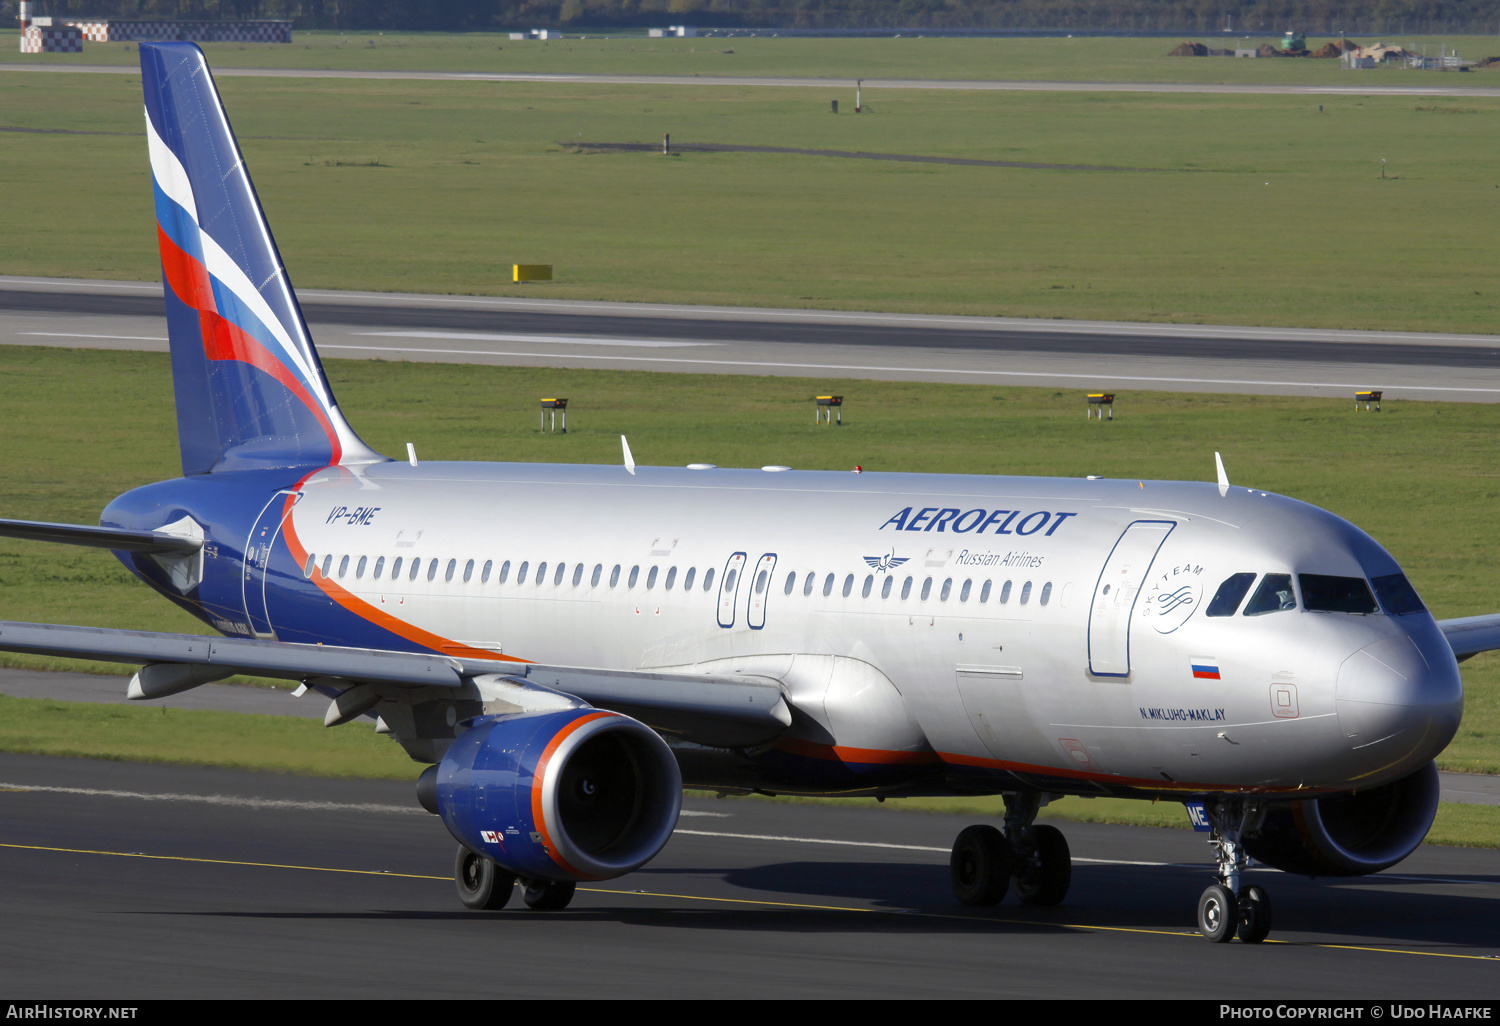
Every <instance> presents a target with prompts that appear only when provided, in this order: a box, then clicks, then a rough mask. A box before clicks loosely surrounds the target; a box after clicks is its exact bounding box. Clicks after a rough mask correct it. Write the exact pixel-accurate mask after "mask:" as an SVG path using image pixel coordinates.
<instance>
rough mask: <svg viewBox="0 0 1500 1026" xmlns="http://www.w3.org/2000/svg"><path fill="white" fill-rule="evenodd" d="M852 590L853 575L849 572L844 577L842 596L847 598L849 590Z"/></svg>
mask: <svg viewBox="0 0 1500 1026" xmlns="http://www.w3.org/2000/svg"><path fill="white" fill-rule="evenodd" d="M853 590H854V575H853V574H849V575H847V576H846V577H845V578H844V598H848V597H849V594H850V592H852V591H853Z"/></svg>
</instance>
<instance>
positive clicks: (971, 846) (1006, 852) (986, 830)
mask: <svg viewBox="0 0 1500 1026" xmlns="http://www.w3.org/2000/svg"><path fill="white" fill-rule="evenodd" d="M1013 861H1014V857H1013V853H1012V851H1011V846H1010V842H1009V841H1007V840H1006V839H1005V835H1004V834H1002V833H1001V832H1000V831H998V830H996V829H995V828H994V827H992V826H971V827H967V828H965V829H964V830H963V831H962V832H961V833H960V834H959V835H958V840H956V841H954V842H953V854H952V855H951V856H950V857H949V859H948V873H949V875H950V876H951V877H952V879H953V896H954V897H956V898H957V899H958V900H959V901H960V902H962V903H963V904H965V905H974V906H985V905H998V904H1000V901H1001V899H1002V898H1004V897H1005V892H1006V891H1007V890H1008V889H1009V888H1010V871H1011V863H1012V862H1013Z"/></svg>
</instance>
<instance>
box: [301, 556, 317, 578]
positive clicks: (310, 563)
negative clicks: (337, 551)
mask: <svg viewBox="0 0 1500 1026" xmlns="http://www.w3.org/2000/svg"><path fill="white" fill-rule="evenodd" d="M317 565H318V557H317V556H315V555H313V554H312V553H308V556H307V566H306V567H305V568H304V569H303V571H302V576H303V577H311V576H312V572H313V567H315V566H317Z"/></svg>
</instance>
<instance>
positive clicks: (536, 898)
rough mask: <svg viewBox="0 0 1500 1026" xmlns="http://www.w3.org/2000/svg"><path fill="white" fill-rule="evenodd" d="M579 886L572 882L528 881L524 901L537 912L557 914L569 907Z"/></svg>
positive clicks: (523, 893)
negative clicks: (558, 911)
mask: <svg viewBox="0 0 1500 1026" xmlns="http://www.w3.org/2000/svg"><path fill="white" fill-rule="evenodd" d="M577 889H578V885H577V884H576V883H574V882H573V881H572V880H527V881H526V889H525V890H524V891H523V892H522V895H521V897H522V900H524V901H525V902H526V907H527V908H529V909H532V910H534V911H537V912H556V911H557V910H559V909H564V908H567V907H568V904H569V903H570V902H571V901H572V900H573V894H574V892H575V891H577Z"/></svg>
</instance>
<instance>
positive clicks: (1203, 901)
mask: <svg viewBox="0 0 1500 1026" xmlns="http://www.w3.org/2000/svg"><path fill="white" fill-rule="evenodd" d="M1203 808H1204V811H1205V812H1207V813H1208V818H1209V822H1210V823H1212V824H1213V833H1212V834H1210V835H1209V841H1208V843H1209V844H1211V845H1213V848H1214V859H1215V861H1216V862H1217V863H1218V866H1217V868H1216V869H1215V871H1214V876H1215V877H1217V882H1216V883H1212V884H1209V885H1208V887H1207V889H1205V890H1204V892H1203V894H1202V895H1200V896H1199V898H1198V932H1199V933H1201V934H1203V936H1204V937H1207V938H1208V939H1209V940H1211V941H1213V942H1214V943H1216V944H1227V943H1228V942H1229V941H1231V940H1233V939H1234V938H1235V937H1236V936H1238V937H1239V939H1240V940H1241V941H1242V942H1244V943H1245V944H1259V943H1260V942H1261V941H1263V940H1265V939H1266V937H1267V936H1268V935H1269V934H1270V932H1271V896H1270V895H1269V894H1267V893H1266V889H1265V888H1264V887H1261V886H1260V885H1259V884H1250V885H1248V886H1242V885H1241V883H1240V873H1241V872H1243V871H1244V869H1245V867H1246V865H1247V864H1248V863H1249V861H1250V860H1249V858H1248V856H1247V855H1246V854H1245V847H1244V845H1243V844H1241V843H1240V842H1241V839H1242V838H1243V837H1244V836H1245V835H1246V834H1249V833H1251V832H1253V831H1255V830H1258V829H1259V828H1260V824H1261V821H1262V820H1264V819H1265V816H1266V807H1265V804H1264V803H1263V802H1258V801H1253V800H1247V799H1244V798H1219V799H1213V800H1210V801H1205V802H1204V803H1203Z"/></svg>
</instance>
